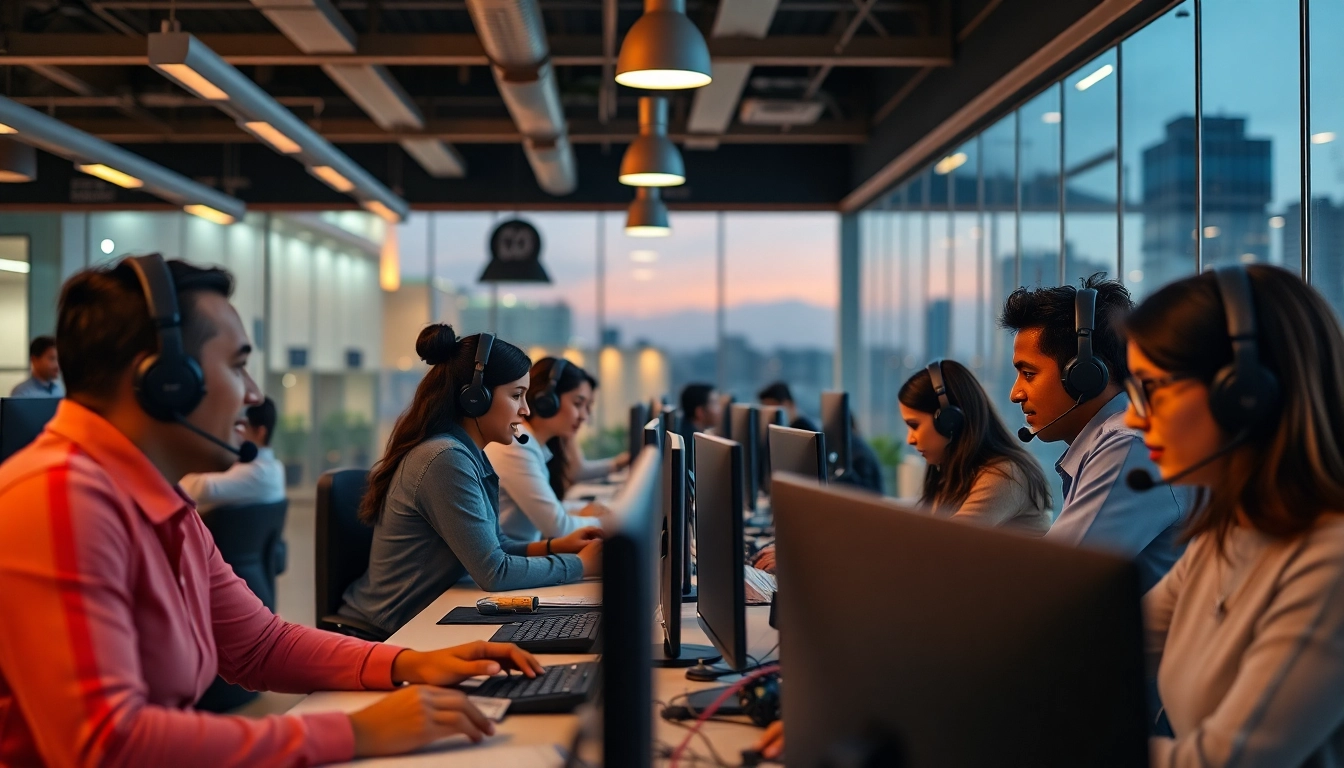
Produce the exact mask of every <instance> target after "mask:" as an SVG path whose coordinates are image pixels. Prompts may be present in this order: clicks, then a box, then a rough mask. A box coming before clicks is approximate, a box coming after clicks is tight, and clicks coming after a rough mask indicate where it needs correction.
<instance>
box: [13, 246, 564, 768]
mask: <svg viewBox="0 0 1344 768" xmlns="http://www.w3.org/2000/svg"><path fill="white" fill-rule="evenodd" d="M231 289H232V279H231V277H230V276H229V274H228V273H227V272H224V271H222V270H217V269H198V268H196V267H192V266H190V265H188V264H185V263H182V262H167V263H166V262H164V260H163V259H162V257H160V256H159V255H158V254H153V255H151V256H142V257H134V258H132V259H126V260H123V261H121V262H119V263H117V264H115V265H111V266H108V267H104V268H95V269H91V270H86V271H84V272H81V273H79V274H77V275H75V276H74V277H72V278H71V279H70V280H69V281H68V282H67V283H66V284H65V286H64V288H63V289H62V292H61V301H60V309H59V312H58V319H57V339H58V342H57V343H58V345H59V347H60V351H61V352H62V353H64V354H63V355H62V357H63V361H64V363H65V366H64V367H65V374H66V384H67V387H68V390H69V397H68V398H67V399H66V400H65V401H64V402H62V403H61V405H60V407H59V409H58V410H57V411H56V416H55V417H54V418H53V419H52V420H51V422H50V423H49V424H48V425H47V428H46V430H45V431H44V432H43V433H42V434H41V435H40V436H39V437H38V438H37V440H35V441H34V442H33V443H32V444H31V445H29V446H28V447H27V448H25V449H24V450H22V451H20V452H19V453H17V454H15V455H14V456H13V457H11V459H10V460H9V461H7V462H5V463H4V464H3V465H0V584H3V588H0V616H4V617H5V620H4V621H3V622H0V734H3V737H0V765H198V766H204V765H212V766H233V765H237V766H252V765H281V764H285V765H300V764H302V765H314V764H320V763H326V762H343V761H347V760H350V759H352V758H354V757H366V756H377V755H389V754H396V753H400V752H405V751H409V750H411V749H415V748H416V747H419V746H422V745H424V744H427V743H429V742H430V741H433V740H435V739H438V738H442V737H445V736H451V735H456V734H461V735H465V736H467V737H468V738H470V739H471V740H472V741H480V740H481V739H482V738H484V737H485V736H486V735H489V734H491V733H493V730H494V728H493V726H492V725H491V724H490V722H489V720H487V719H486V718H485V717H484V716H483V715H482V714H481V712H480V711H479V710H477V709H476V708H475V707H474V706H473V705H472V704H471V703H470V702H469V701H468V700H467V699H466V696H465V695H464V694H463V693H462V692H460V691H456V690H449V689H446V688H440V687H435V686H444V685H451V684H454V683H457V682H460V681H462V680H464V679H466V678H467V677H470V676H475V675H479V674H494V673H496V672H499V671H500V670H501V669H506V668H513V669H519V670H521V671H523V672H524V674H526V675H528V676H535V674H536V673H538V672H540V671H541V670H542V668H541V666H540V664H538V663H537V661H536V659H535V658H533V657H532V656H531V655H529V654H527V653H524V652H522V651H520V650H518V649H517V648H516V647H514V646H513V645H509V644H500V643H475V644H471V645H466V646H461V647H459V648H450V649H444V650H439V651H429V652H423V653H422V652H416V651H410V650H405V649H402V648H397V647H395V646H392V645H386V644H379V643H369V642H365V641H363V640H357V639H355V638H352V637H345V636H342V635H338V634H335V633H330V632H323V631H320V630H316V629H312V628H309V627H302V626H298V625H295V624H290V623H287V622H285V621H283V620H281V619H280V618H279V617H277V616H275V615H274V614H272V613H271V612H270V611H268V610H266V608H265V606H263V605H262V604H261V601H260V600H258V599H257V597H256V596H255V595H253V594H252V593H251V591H249V590H248V589H247V586H246V585H245V584H244V583H243V581H242V580H241V579H239V578H238V577H237V576H236V575H234V573H233V571H232V569H231V568H230V567H229V566H228V564H227V563H225V562H224V561H223V559H222V558H221V557H220V555H219V550H218V549H216V548H215V546H214V543H213V541H212V540H211V538H210V533H209V531H207V530H206V528H205V525H204V524H203V523H202V522H201V520H200V517H199V516H198V515H196V514H195V512H194V510H193V508H192V505H191V502H190V499H189V498H187V497H186V496H185V495H184V494H183V492H182V490H181V489H180V488H179V487H178V485H177V483H178V481H179V480H180V479H181V478H182V476H183V475H185V474H187V473H189V472H212V471H213V472H217V471H221V470H224V469H227V468H228V467H229V466H230V465H231V464H233V463H234V462H235V461H237V460H240V459H241V460H243V461H249V460H251V459H252V458H255V456H256V450H257V449H256V446H255V445H251V444H250V443H244V442H242V427H243V425H244V424H245V423H246V420H245V417H244V408H245V407H246V406H248V405H255V404H257V403H259V402H261V393H260V392H259V391H258V390H257V386H256V384H255V382H253V381H252V378H251V376H249V375H248V372H247V360H248V356H249V354H250V353H251V350H252V348H251V345H250V344H249V343H248V339H247V333H246V331H245V330H244V329H243V324H242V321H241V320H240V319H239V317H238V313H237V312H235V311H234V309H233V307H232V306H231V305H230V304H229V300H228V296H229V294H230V291H231ZM216 674H220V675H222V676H223V677H224V678H225V679H227V680H229V681H230V682H236V683H239V684H241V685H243V686H245V687H248V688H251V689H254V690H277V691H286V692H294V693H302V692H310V691H313V690H320V689H348V690H357V689H372V690H392V689H394V688H396V687H397V686H398V685H399V684H400V683H403V682H405V683H428V684H429V685H411V686H408V687H404V688H400V689H397V690H396V692H395V693H391V694H389V695H387V696H386V697H384V698H382V699H381V700H379V701H377V702H376V703H374V704H372V705H370V706H368V707H365V708H364V709H362V710H360V711H358V712H354V713H352V714H348V715H347V714H345V713H343V712H331V713H317V714H310V715H302V716H280V717H268V718H264V719H260V720H248V719H244V718H239V717H228V716H224V715H215V714H211V713H203V712H196V711H194V710H193V709H192V705H193V704H195V702H196V701H197V699H198V698H199V697H200V695H201V693H203V692H204V691H205V688H206V687H207V686H208V685H209V684H210V682H211V681H212V680H213V679H214V677H215V675H216Z"/></svg>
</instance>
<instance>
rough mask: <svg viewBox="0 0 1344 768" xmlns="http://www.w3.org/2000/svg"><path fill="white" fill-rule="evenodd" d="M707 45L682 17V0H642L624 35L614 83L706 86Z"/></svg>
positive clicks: (672, 87) (646, 86)
mask: <svg viewBox="0 0 1344 768" xmlns="http://www.w3.org/2000/svg"><path fill="white" fill-rule="evenodd" d="M711 79H712V78H711V77H710V69H709V46H708V45H706V44H705V36H704V35H702V34H700V30H699V29H698V28H696V26H695V24H694V23H692V22H691V20H690V19H689V18H687V17H686V0H644V15H643V16H640V17H639V20H638V21H636V22H635V25H634V26H633V27H631V28H630V31H629V32H627V33H626V35H625V41H624V42H622V43H621V54H620V56H619V57H617V59H616V82H618V83H620V84H621V85H624V86H627V87H629V88H643V89H645V90H651V91H678V90H684V89H687V88H701V87H703V86H706V85H709V82H710V80H711Z"/></svg>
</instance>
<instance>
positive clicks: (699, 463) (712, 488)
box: [695, 433, 843, 669]
mask: <svg viewBox="0 0 1344 768" xmlns="http://www.w3.org/2000/svg"><path fill="white" fill-rule="evenodd" d="M742 496H743V494H742V446H741V445H738V444H737V443H735V442H733V441H732V440H724V439H723V438H721V437H714V436H712V435H706V434H703V433H701V434H697V435H696V436H695V562H696V572H697V574H698V575H699V582H698V584H697V588H698V589H699V591H700V598H699V602H697V603H696V610H697V615H698V616H699V618H700V624H701V626H702V627H704V630H705V634H707V635H709V638H710V640H711V641H713V643H714V647H715V648H717V649H718V650H719V652H720V653H722V654H723V660H724V663H725V664H727V665H728V667H730V668H732V669H742V668H743V667H744V666H746V664H747V595H746V583H745V581H744V577H745V573H744V570H743V562H742V561H743V559H744V557H745V554H746V552H745V545H744V541H743V539H744V534H743V520H742ZM840 562H843V561H840Z"/></svg>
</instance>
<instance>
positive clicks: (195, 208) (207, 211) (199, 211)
mask: <svg viewBox="0 0 1344 768" xmlns="http://www.w3.org/2000/svg"><path fill="white" fill-rule="evenodd" d="M182 210H184V211H186V212H187V213H190V214H191V215H192V216H200V217H201V218H202V219H205V220H206V221H213V222H215V223H216V224H232V223H233V222H234V221H236V219H234V218H233V217H232V216H230V215H229V214H227V213H225V212H223V211H216V210H215V209H214V208H211V207H210V206H208V205H201V204H200V203H196V204H193V205H184V206H182Z"/></svg>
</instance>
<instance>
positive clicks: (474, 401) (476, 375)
mask: <svg viewBox="0 0 1344 768" xmlns="http://www.w3.org/2000/svg"><path fill="white" fill-rule="evenodd" d="M493 346H495V337H494V334H490V333H482V334H480V336H479V337H478V339H477V341H476V369H475V370H474V371H472V374H471V383H470V384H468V385H466V386H464V387H462V390H461V391H460V392H458V393H457V407H458V408H459V409H460V410H461V411H462V415H463V416H466V417H467V418H471V419H479V418H480V417H482V416H484V415H485V414H486V413H488V412H489V411H490V388H489V387H487V386H485V365H486V363H489V362H490V348H491V347H493Z"/></svg>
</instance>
